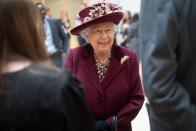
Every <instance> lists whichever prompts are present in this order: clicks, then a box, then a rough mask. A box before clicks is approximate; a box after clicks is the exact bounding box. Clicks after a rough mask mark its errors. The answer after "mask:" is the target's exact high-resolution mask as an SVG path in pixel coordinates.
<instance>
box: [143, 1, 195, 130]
mask: <svg viewBox="0 0 196 131" xmlns="http://www.w3.org/2000/svg"><path fill="white" fill-rule="evenodd" d="M141 9H142V11H141V17H140V18H141V25H140V26H141V30H140V32H141V33H140V38H141V58H142V63H143V65H142V66H143V80H144V88H145V92H146V95H147V97H148V100H149V102H150V105H148V112H149V116H150V125H151V131H195V130H196V117H195V116H196V60H195V55H196V24H195V22H196V14H195V12H196V1H195V0H143V1H142V8H141Z"/></svg>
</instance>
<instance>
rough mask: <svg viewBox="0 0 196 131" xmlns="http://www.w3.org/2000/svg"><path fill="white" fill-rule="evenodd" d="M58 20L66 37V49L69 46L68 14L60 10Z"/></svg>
mask: <svg viewBox="0 0 196 131" xmlns="http://www.w3.org/2000/svg"><path fill="white" fill-rule="evenodd" d="M59 19H60V22H61V26H62V28H63V29H64V32H65V34H66V35H67V36H68V46H67V48H69V46H70V34H69V29H70V26H71V25H70V24H71V23H70V19H69V15H68V12H67V11H65V10H61V11H60V15H59Z"/></svg>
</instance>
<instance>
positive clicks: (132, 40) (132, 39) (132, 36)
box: [127, 13, 139, 58]
mask: <svg viewBox="0 0 196 131" xmlns="http://www.w3.org/2000/svg"><path fill="white" fill-rule="evenodd" d="M130 29H131V30H130V33H129V35H128V36H127V37H128V39H129V44H128V45H127V46H128V48H129V49H131V50H133V51H135V52H136V53H137V55H138V58H139V14H138V13H135V14H134V15H133V17H132V20H131V28H130Z"/></svg>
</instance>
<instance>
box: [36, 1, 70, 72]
mask: <svg viewBox="0 0 196 131" xmlns="http://www.w3.org/2000/svg"><path fill="white" fill-rule="evenodd" d="M36 6H37V9H38V10H39V12H40V16H41V18H42V22H43V32H44V38H45V45H46V49H47V51H48V54H49V58H50V59H51V60H52V61H53V63H54V64H55V65H56V66H57V67H59V68H63V63H64V62H63V59H64V56H65V54H66V52H67V49H68V44H69V38H68V36H67V34H66V33H65V32H64V30H63V28H62V26H61V22H60V20H59V19H55V18H46V14H47V8H46V7H45V6H44V5H43V4H42V3H40V2H38V3H36Z"/></svg>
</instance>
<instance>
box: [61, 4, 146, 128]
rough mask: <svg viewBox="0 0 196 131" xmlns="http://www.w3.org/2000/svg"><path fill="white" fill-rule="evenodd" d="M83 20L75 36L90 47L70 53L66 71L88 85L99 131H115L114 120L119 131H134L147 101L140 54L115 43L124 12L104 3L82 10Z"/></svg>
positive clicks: (85, 46)
mask: <svg viewBox="0 0 196 131" xmlns="http://www.w3.org/2000/svg"><path fill="white" fill-rule="evenodd" d="M79 17H80V20H81V23H82V24H81V25H79V26H77V27H75V28H73V29H72V30H71V33H72V34H73V35H79V34H81V36H83V37H84V38H85V39H86V41H88V42H89V43H88V44H85V45H83V46H80V47H77V48H75V49H70V50H69V51H68V54H67V58H66V60H65V68H66V69H67V70H69V71H71V72H72V73H74V74H75V75H76V76H77V78H78V79H79V80H80V81H81V82H82V84H83V85H84V92H85V96H86V100H87V103H88V105H89V107H90V110H91V112H92V114H93V116H94V119H95V120H96V126H97V129H98V130H99V131H110V130H111V128H112V117H113V116H117V119H118V121H117V127H118V131H131V130H132V129H131V121H132V120H133V119H134V118H135V117H136V116H137V114H138V112H139V110H140V108H141V107H142V104H143V101H144V97H143V91H142V87H141V82H140V76H139V72H138V70H139V69H138V68H139V67H138V62H137V56H136V53H134V52H131V51H129V49H127V48H125V47H120V46H118V45H117V43H116V42H115V32H116V25H117V24H118V23H119V22H120V21H121V19H122V17H123V12H122V11H121V9H120V7H119V6H118V5H116V4H111V3H106V2H103V3H98V4H95V5H93V6H88V7H87V8H85V9H83V10H81V11H80V12H79ZM113 18H115V19H113Z"/></svg>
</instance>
